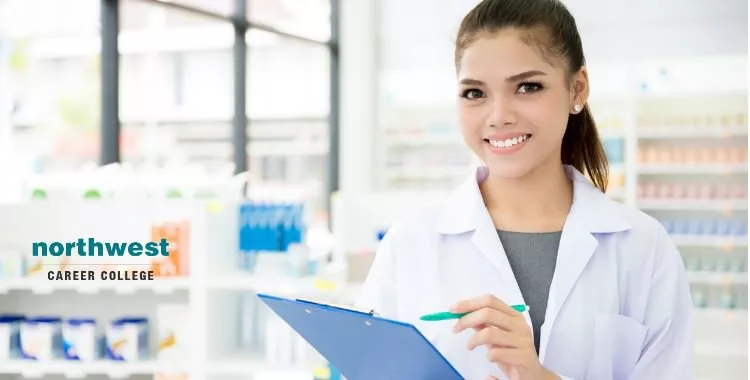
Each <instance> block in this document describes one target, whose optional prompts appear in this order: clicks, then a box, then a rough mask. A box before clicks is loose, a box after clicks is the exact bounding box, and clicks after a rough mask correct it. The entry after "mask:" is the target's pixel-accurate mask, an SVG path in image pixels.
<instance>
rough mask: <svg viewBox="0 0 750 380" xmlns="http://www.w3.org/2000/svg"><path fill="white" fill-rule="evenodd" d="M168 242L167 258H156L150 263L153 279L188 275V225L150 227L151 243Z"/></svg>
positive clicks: (184, 223)
mask: <svg viewBox="0 0 750 380" xmlns="http://www.w3.org/2000/svg"><path fill="white" fill-rule="evenodd" d="M161 239H166V240H167V242H169V246H168V248H167V249H168V250H169V256H167V257H164V256H156V257H154V258H153V260H152V262H151V270H153V271H154V277H174V276H187V275H188V258H189V257H190V241H189V239H190V223H189V222H175V223H165V224H161V225H155V226H152V227H151V241H154V242H160V241H161Z"/></svg>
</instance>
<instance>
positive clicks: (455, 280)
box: [358, 166, 693, 380]
mask: <svg viewBox="0 0 750 380" xmlns="http://www.w3.org/2000/svg"><path fill="white" fill-rule="evenodd" d="M566 171H567V173H568V175H569V177H570V178H571V179H573V181H574V196H573V205H572V207H571V210H570V214H569V215H568V218H567V220H566V222H565V225H564V228H563V232H562V237H561V240H560V248H559V252H558V258H557V267H556V270H555V273H554V277H553V280H552V285H551V287H550V294H549V301H548V304H547V311H546V317H545V319H546V320H545V323H544V325H543V326H542V328H541V337H540V338H541V343H540V350H539V351H540V352H539V358H540V361H541V363H542V364H543V365H544V367H545V368H547V369H549V370H551V371H553V372H555V373H556V374H558V375H559V376H560V377H561V378H563V379H568V380H583V379H592V380H620V379H623V380H624V379H633V380H689V379H692V352H693V340H692V338H693V337H692V334H693V329H692V323H693V320H692V311H693V304H692V301H691V297H690V293H689V287H688V284H687V280H686V276H685V272H684V266H683V264H682V261H681V258H680V255H679V253H678V251H677V249H676V248H675V245H674V244H673V243H672V241H671V240H670V238H669V236H668V235H667V233H666V231H665V230H664V228H662V226H661V225H660V224H659V223H658V221H656V220H655V219H653V218H651V217H649V216H647V215H646V214H644V213H642V212H640V211H638V210H635V209H632V208H630V207H627V206H625V205H623V204H620V203H617V202H614V201H612V200H610V199H608V198H607V197H606V196H605V195H604V194H602V193H601V192H600V191H599V190H598V189H596V188H595V187H594V186H593V185H592V184H591V183H590V182H589V181H588V180H587V179H586V178H585V177H584V176H583V175H582V174H581V173H580V172H578V171H577V170H575V169H574V168H572V167H570V166H566ZM486 176H487V170H486V168H479V169H477V173H476V175H472V176H471V178H470V179H468V180H467V181H466V182H465V183H464V184H463V185H461V186H460V187H459V188H458V189H457V190H456V191H455V192H453V193H452V194H451V195H450V196H448V197H447V198H446V200H445V201H444V202H443V203H441V204H439V205H436V206H433V207H428V208H425V209H423V210H420V211H419V212H416V213H414V214H413V215H411V216H409V217H407V218H405V219H403V220H402V221H401V222H400V223H397V224H396V225H394V226H393V227H392V228H391V229H390V230H389V231H388V233H387V235H386V236H385V238H384V239H383V240H382V241H381V245H380V246H379V248H378V251H377V254H376V257H375V261H374V263H373V266H372V269H371V271H370V274H369V275H368V278H367V281H366V282H365V285H364V288H363V290H362V293H361V295H360V299H359V300H358V305H359V306H360V307H363V308H367V309H374V310H375V311H376V312H378V313H379V314H380V315H381V316H383V317H387V318H393V319H397V320H401V321H406V322H409V323H412V324H414V325H415V326H417V328H418V329H419V330H420V331H421V332H422V333H423V334H424V335H425V337H427V339H429V340H430V341H431V342H432V343H433V344H434V345H435V346H436V347H437V349H438V350H439V351H440V352H441V353H442V354H443V355H444V356H445V357H446V358H447V359H448V360H449V361H450V362H451V363H452V364H453V365H454V366H455V367H456V369H457V370H458V371H459V372H460V373H461V374H462V375H463V377H464V378H465V379H467V380H475V379H477V380H478V379H485V378H486V377H487V375H488V374H492V375H494V376H496V377H498V378H499V379H506V376H505V375H504V374H503V373H502V372H501V371H500V369H499V368H498V367H497V366H496V365H494V364H492V363H489V362H488V361H487V359H486V349H485V348H478V349H475V350H474V351H468V350H467V349H466V343H467V340H468V339H469V337H470V336H471V334H473V332H472V331H464V332H463V333H461V334H454V333H453V332H452V331H451V328H452V326H453V324H454V323H455V321H446V322H421V321H419V317H420V316H421V315H423V314H427V313H431V312H437V311H444V310H447V308H448V307H449V306H450V305H452V304H453V303H455V302H456V301H459V300H462V299H467V298H473V297H477V296H480V295H484V294H493V295H495V296H496V297H498V298H499V299H500V300H503V301H504V302H506V303H507V304H524V303H525V302H524V300H523V296H522V295H521V291H520V290H519V288H518V284H517V282H516V279H515V277H514V275H513V272H512V269H511V267H510V265H509V263H508V259H507V257H506V256H505V252H504V251H503V247H502V244H501V242H500V239H499V238H498V235H497V232H496V230H495V227H494V225H493V223H492V220H491V218H490V216H489V213H488V212H487V209H486V207H485V205H484V203H483V201H482V197H481V194H480V192H479V186H478V183H479V182H481V181H482V180H483V179H484V178H486ZM526 319H527V322H528V323H529V326H531V321H530V319H529V317H528V314H526ZM413 380H422V379H413Z"/></svg>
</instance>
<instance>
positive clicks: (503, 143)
mask: <svg viewBox="0 0 750 380" xmlns="http://www.w3.org/2000/svg"><path fill="white" fill-rule="evenodd" d="M529 137H531V135H523V136H519V137H514V138H512V139H505V140H489V142H490V145H492V146H494V147H495V148H510V147H512V146H513V145H517V144H520V143H522V142H524V141H526V140H527V139H528V138H529Z"/></svg>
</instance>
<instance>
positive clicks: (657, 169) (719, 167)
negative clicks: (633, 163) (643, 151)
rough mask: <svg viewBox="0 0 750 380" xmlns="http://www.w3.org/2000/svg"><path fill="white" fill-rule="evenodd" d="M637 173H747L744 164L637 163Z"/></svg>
mask: <svg viewBox="0 0 750 380" xmlns="http://www.w3.org/2000/svg"><path fill="white" fill-rule="evenodd" d="M638 173H639V174H659V175H667V174H674V175H680V174H690V175H703V174H707V175H729V174H747V165H744V164H734V165H731V164H680V165H677V164H639V165H638Z"/></svg>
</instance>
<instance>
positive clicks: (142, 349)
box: [105, 317, 149, 362]
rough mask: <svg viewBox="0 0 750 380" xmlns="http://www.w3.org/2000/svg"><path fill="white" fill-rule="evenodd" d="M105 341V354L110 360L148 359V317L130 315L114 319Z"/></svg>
mask: <svg viewBox="0 0 750 380" xmlns="http://www.w3.org/2000/svg"><path fill="white" fill-rule="evenodd" d="M105 342H106V343H105V344H106V350H105V356H106V358H107V359H109V360H115V361H127V362H131V361H138V360H146V359H148V357H149V351H148V319H147V318H141V317H129V318H120V319H116V320H114V321H112V323H111V324H110V325H109V326H108V329H107V332H106V341H105Z"/></svg>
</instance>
